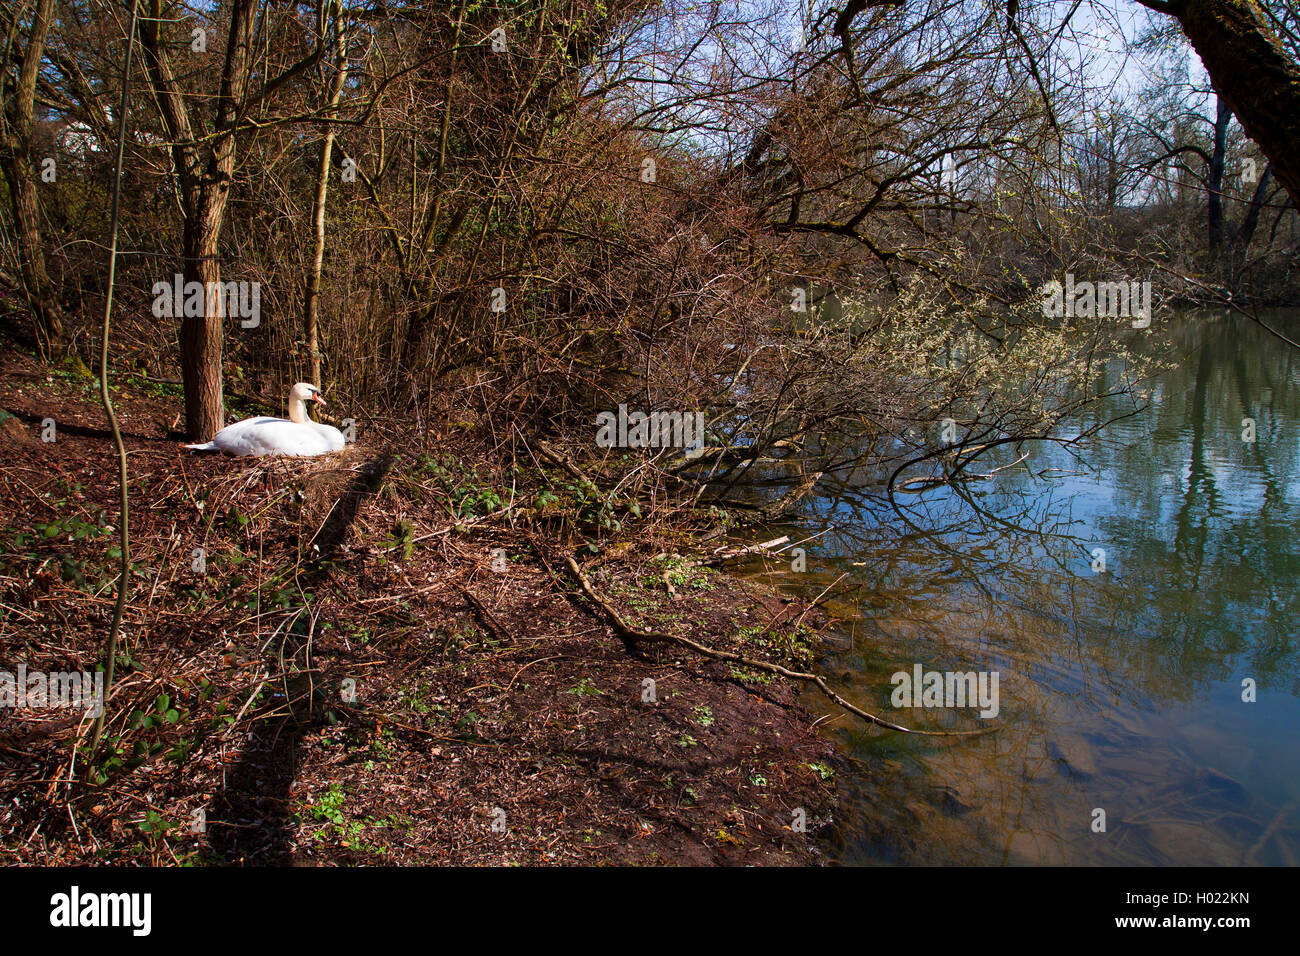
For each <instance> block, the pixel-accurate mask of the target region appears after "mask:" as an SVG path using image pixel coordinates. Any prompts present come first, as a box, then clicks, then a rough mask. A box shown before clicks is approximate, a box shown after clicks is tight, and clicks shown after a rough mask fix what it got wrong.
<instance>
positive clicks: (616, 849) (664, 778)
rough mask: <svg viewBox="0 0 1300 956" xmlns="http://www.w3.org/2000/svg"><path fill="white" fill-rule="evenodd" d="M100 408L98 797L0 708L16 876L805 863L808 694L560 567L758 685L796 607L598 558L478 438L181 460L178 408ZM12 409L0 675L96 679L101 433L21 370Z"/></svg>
mask: <svg viewBox="0 0 1300 956" xmlns="http://www.w3.org/2000/svg"><path fill="white" fill-rule="evenodd" d="M118 402H119V410H120V413H121V417H122V419H123V427H124V429H125V431H126V433H127V442H128V447H129V449H130V453H131V454H130V461H131V473H132V504H133V508H134V509H135V512H134V514H133V516H132V520H131V529H132V535H133V539H132V559H133V561H134V562H135V569H134V577H133V580H132V590H131V601H130V606H129V610H128V614H127V619H126V624H125V632H124V633H125V635H126V638H127V644H126V647H125V648H124V649H123V652H122V653H121V654H120V655H119V660H118V673H119V684H118V687H117V689H116V691H115V695H114V697H113V699H112V702H111V703H112V706H111V708H110V717H109V720H108V723H107V726H106V731H105V741H106V743H105V745H104V747H103V748H101V751H100V753H99V754H98V755H97V757H96V760H95V762H94V764H93V765H92V766H90V771H89V776H88V777H87V776H86V768H87V763H86V755H85V754H78V755H76V756H75V759H74V753H73V741H74V739H75V737H76V735H77V733H78V729H79V728H78V725H77V724H76V723H75V722H74V720H73V719H71V718H73V717H75V716H78V713H79V712H75V711H68V710H63V711H51V710H22V709H17V710H5V711H3V712H0V752H2V753H3V755H4V760H3V768H2V769H0V840H2V845H3V849H4V855H5V856H6V857H7V858H8V860H10V861H13V862H25V863H42V864H63V863H96V862H115V863H131V862H138V863H159V864H169V863H175V862H185V863H195V864H200V865H202V864H216V865H221V864H260V863H272V864H288V865H315V864H362V865H364V864H487V865H491V864H545V863H578V864H705V865H729V864H745V865H749V864H808V863H816V862H819V861H820V859H821V853H820V851H819V844H818V832H819V831H820V830H822V829H823V828H824V827H825V826H826V825H827V822H828V821H829V819H830V817H831V809H832V807H833V802H834V780H833V756H832V754H831V751H830V747H829V745H828V743H827V742H826V741H825V740H824V739H823V738H821V737H819V736H818V735H817V734H816V733H815V731H814V730H813V729H812V727H811V723H812V717H811V714H810V712H809V710H808V709H806V708H805V706H803V703H802V702H801V700H800V689H799V688H795V687H792V686H790V685H789V684H788V683H787V682H785V681H784V680H783V679H781V678H780V677H773V676H771V675H767V674H762V673H747V672H745V671H744V669H742V668H737V667H736V666H735V665H732V664H726V663H722V662H711V661H706V660H701V659H699V658H696V657H691V656H687V655H686V654H684V653H681V652H677V651H674V650H669V649H664V648H660V647H654V646H650V647H641V646H636V645H635V644H634V643H629V642H626V641H624V640H622V639H620V638H619V637H617V636H616V635H615V634H614V632H613V630H612V629H611V627H610V625H609V622H608V620H607V619H606V618H605V617H604V616H603V615H602V614H600V613H599V611H598V610H597V609H596V608H594V607H592V606H591V604H590V602H589V601H587V600H586V599H585V598H584V597H583V596H582V595H581V593H580V592H579V591H578V589H577V588H576V587H575V585H574V582H573V581H572V580H570V579H568V578H567V577H566V576H565V575H564V573H563V570H562V569H563V567H564V558H565V557H566V556H568V555H574V556H576V557H577V558H578V560H579V563H580V564H581V565H582V566H583V568H584V570H585V572H586V573H587V574H588V575H589V576H590V578H591V581H592V582H593V584H594V585H595V586H596V587H597V588H599V589H600V592H601V594H602V596H603V597H604V599H605V600H607V601H609V602H610V604H611V605H612V606H614V607H616V608H618V610H619V613H620V614H621V615H623V616H624V617H625V618H626V619H627V620H628V621H629V622H634V623H635V624H637V625H638V626H641V627H644V628H646V629H658V630H666V631H671V632H673V633H679V634H682V635H684V636H688V637H691V638H692V639H694V640H697V641H700V642H702V643H707V644H710V645H712V646H715V647H718V648H721V649H728V650H740V651H743V652H744V653H745V654H747V655H749V656H754V657H759V658H762V659H766V660H772V661H776V662H782V663H787V664H799V665H803V664H806V663H807V661H808V660H809V658H810V655H811V653H812V649H813V645H814V642H815V641H816V640H817V637H816V634H815V628H816V626H817V621H816V618H815V616H814V615H813V614H810V613H808V612H807V608H805V607H803V606H800V605H797V604H795V603H791V602H790V600H789V599H788V598H783V597H781V596H778V595H777V594H775V593H774V592H772V591H770V590H767V589H764V588H762V587H760V586H758V585H756V584H754V583H751V582H744V581H740V580H737V579H734V578H730V577H727V576H725V575H723V574H720V573H718V572H715V571H711V570H709V569H701V568H684V567H680V565H679V564H678V563H677V562H675V561H674V560H673V559H665V558H663V557H662V554H663V551H664V550H665V549H664V542H663V541H662V540H656V539H654V538H653V537H652V536H651V535H649V534H643V535H642V536H641V537H639V538H638V537H636V536H635V532H633V531H631V530H629V533H628V535H627V536H625V537H620V538H618V539H617V540H605V541H604V542H603V543H602V545H601V547H600V548H599V549H598V550H597V551H595V552H593V551H592V550H590V549H589V548H587V547H585V546H584V545H583V542H582V538H581V537H580V536H578V537H575V536H574V534H573V533H572V532H573V528H574V527H577V528H579V529H580V528H581V523H580V521H579V522H578V523H577V524H576V525H575V524H574V523H572V522H569V521H568V520H566V519H567V517H569V515H568V512H569V511H570V510H572V509H576V508H578V507H579V505H578V504H577V503H576V502H575V501H572V500H570V499H568V498H567V497H566V490H565V489H566V480H565V476H563V475H562V474H559V475H557V474H554V473H551V472H550V471H548V469H547V468H545V467H544V466H543V465H541V464H539V466H538V467H537V468H536V469H526V470H521V471H520V472H519V473H518V474H514V475H511V476H506V477H507V478H508V481H507V480H504V479H503V476H500V475H492V474H489V473H488V472H487V471H486V469H484V468H480V467H478V466H477V465H476V464H475V459H474V455H473V450H472V447H471V446H470V445H468V444H467V445H466V446H465V447H463V448H462V447H453V446H454V442H453V441H450V440H449V441H446V442H442V443H440V447H439V448H438V449H437V451H436V452H431V451H430V450H428V449H415V448H411V447H408V446H407V445H406V444H404V443H403V441H402V439H401V436H391V435H386V436H382V437H380V436H364V437H363V438H362V439H361V440H359V441H358V443H357V444H356V445H354V446H351V447H349V449H348V450H347V451H346V452H344V453H342V454H341V455H339V456H337V457H332V458H330V459H328V460H317V461H299V462H292V461H284V460H277V461H266V460H263V461H245V460H235V459H228V458H220V457H216V456H203V457H194V456H188V455H185V454H183V453H182V452H181V451H180V450H179V448H178V444H179V441H178V437H177V436H176V435H174V434H171V433H170V432H169V430H170V429H171V428H172V427H173V426H174V423H175V420H176V411H177V409H178V408H179V404H178V401H177V398H176V396H175V395H174V394H172V393H170V392H169V391H168V387H167V386H160V385H157V384H156V383H149V382H147V381H145V380H143V379H131V378H129V377H127V378H125V379H124V382H123V390H122V393H121V394H120V395H119V397H118ZM0 408H4V409H5V410H6V411H7V412H8V414H9V415H11V416H13V417H12V418H7V419H6V420H5V421H4V422H3V429H2V430H0V443H2V447H0V471H2V475H0V477H2V478H3V481H2V484H0V489H2V490H0V494H2V495H3V501H0V508H3V510H4V512H5V513H6V515H7V518H6V522H5V528H4V531H3V533H2V536H0V604H2V605H3V607H0V626H2V627H3V644H2V647H3V650H2V652H0V654H2V655H3V656H2V657H0V670H9V671H14V670H16V667H17V665H18V663H20V662H22V663H25V664H26V666H27V668H28V670H29V671H33V670H44V671H71V670H92V669H93V668H94V667H95V665H96V662H97V661H98V659H99V657H100V654H101V646H102V642H103V640H104V637H105V635H106V634H107V631H108V623H109V618H110V614H111V609H112V597H113V583H112V582H113V579H114V574H115V564H114V562H113V561H112V560H110V553H111V549H112V547H113V541H114V538H113V535H112V533H111V525H112V523H113V521H115V516H116V507H115V505H114V497H115V486H114V478H113V458H112V455H111V451H110V442H109V440H108V437H107V435H106V434H105V432H104V426H103V419H102V413H101V412H100V410H99V408H98V406H97V405H96V404H95V403H94V401H93V393H92V392H91V389H90V387H89V383H87V382H84V381H81V380H79V379H78V378H77V377H76V375H75V374H68V375H63V376H57V375H56V376H53V377H50V378H49V380H47V375H46V373H45V372H44V371H43V370H41V369H39V368H38V367H37V366H36V365H35V363H33V362H32V361H30V360H29V359H26V358H24V357H22V356H13V355H11V356H10V357H9V358H7V359H6V360H5V367H4V368H3V371H2V372H0ZM45 419H53V420H54V421H55V423H56V429H57V434H56V440H55V441H52V442H44V441H41V440H40V436H41V430H42V422H43V421H44V420H45ZM507 488H509V489H510V492H511V493H512V494H513V495H514V497H513V498H509V497H508V496H507V491H506V489H507ZM529 496H531V497H529ZM679 546H681V545H680V543H679ZM200 559H201V560H200ZM665 575H667V577H668V580H669V581H671V582H673V583H674V590H675V592H676V594H675V596H674V595H672V594H670V593H669V590H668V588H667V587H666V586H665V583H664V578H665ZM80 729H81V730H83V731H84V729H85V723H84V722H83V723H82V725H81V728H80ZM801 830H806V832H800V831H801Z"/></svg>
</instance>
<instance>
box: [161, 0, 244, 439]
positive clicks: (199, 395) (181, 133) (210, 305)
mask: <svg viewBox="0 0 1300 956" xmlns="http://www.w3.org/2000/svg"><path fill="white" fill-rule="evenodd" d="M151 6H152V9H151V10H150V16H149V17H146V18H142V20H141V24H140V30H139V33H140V44H141V48H142V49H143V51H144V54H145V66H146V68H147V69H148V71H149V79H150V81H151V83H152V84H153V92H154V99H155V102H156V103H157V105H158V112H159V115H160V116H161V118H162V122H163V128H164V129H165V131H166V133H167V137H168V139H170V140H171V142H172V147H171V152H172V162H173V163H174V164H175V166H176V172H177V176H178V178H179V179H180V184H181V193H182V197H181V199H182V202H181V205H182V208H183V210H184V215H185V228H184V231H183V234H182V240H181V245H182V249H181V264H182V267H183V269H184V275H185V281H186V282H187V283H188V282H201V283H203V284H204V288H205V290H206V296H205V303H204V309H203V314H202V315H196V316H183V317H182V318H181V320H180V347H181V380H182V381H183V382H184V384H185V433H186V435H187V436H188V437H189V439H190V440H191V441H195V442H201V441H207V440H208V439H210V438H211V437H212V436H213V435H214V434H215V433H216V432H218V431H220V430H221V428H222V426H223V425H224V424H225V406H224V402H223V396H222V389H221V373H222V369H221V348H222V335H223V322H224V320H225V314H226V310H225V297H224V296H223V295H222V290H221V285H220V283H221V262H220V259H219V258H218V253H219V247H218V240H219V239H220V237H221V225H222V222H223V221H224V219H225V214H226V201H227V199H228V198H229V196H230V181H231V177H232V175H233V173H234V169H235V128H236V125H237V123H238V120H239V112H240V110H241V108H242V106H243V101H244V93H245V91H246V89H247V84H248V73H249V63H248V57H249V46H250V43H251V39H252V7H253V0H235V2H234V3H232V4H231V7H230V34H229V38H228V40H227V42H226V56H225V61H224V63H223V65H222V72H221V87H220V92H219V93H218V96H217V107H216V116H215V118H214V122H213V132H212V134H211V135H210V136H209V137H208V138H207V140H206V150H207V151H206V153H204V152H202V151H201V149H200V143H201V142H202V140H200V139H199V138H198V137H196V136H195V134H194V126H193V124H192V123H191V120H190V108H189V106H188V104H187V103H186V100H185V96H184V94H183V93H182V92H181V89H180V86H179V84H178V83H177V82H176V79H175V75H174V73H173V72H172V68H171V63H170V62H169V59H168V56H167V50H166V44H165V42H164V40H163V38H162V35H161V28H160V24H161V22H162V18H163V12H162V2H161V0H153V2H152V5H151Z"/></svg>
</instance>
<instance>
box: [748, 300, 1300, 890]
mask: <svg viewBox="0 0 1300 956" xmlns="http://www.w3.org/2000/svg"><path fill="white" fill-rule="evenodd" d="M1269 319H1270V321H1272V322H1274V323H1275V324H1277V325H1279V326H1280V327H1282V328H1283V329H1285V330H1286V331H1287V332H1288V334H1290V335H1291V337H1292V338H1300V317H1297V316H1296V315H1294V314H1292V315H1283V314H1278V313H1273V314H1272V315H1270V316H1269ZM1148 336H1149V337H1148V338H1146V339H1144V340H1142V344H1141V346H1140V347H1142V348H1150V349H1155V350H1158V351H1161V352H1162V353H1164V354H1168V355H1169V356H1170V357H1171V358H1173V359H1174V360H1175V361H1176V365H1175V366H1174V367H1173V368H1172V369H1171V370H1169V371H1167V372H1165V373H1163V374H1161V375H1160V376H1159V377H1158V378H1157V379H1156V380H1155V381H1154V382H1152V383H1151V385H1150V389H1149V390H1150V402H1149V404H1148V405H1147V406H1146V407H1145V409H1143V410H1140V411H1138V413H1137V414H1134V415H1131V416H1130V417H1126V418H1123V420H1121V421H1118V422H1116V423H1115V424H1113V425H1111V426H1109V427H1108V428H1107V429H1106V430H1105V431H1104V433H1103V434H1102V436H1101V437H1100V439H1099V440H1097V441H1093V442H1092V443H1090V444H1089V445H1088V446H1087V447H1086V448H1084V449H1082V451H1081V452H1076V453H1072V452H1070V451H1067V450H1065V449H1063V448H1061V447H1059V446H1057V445H1055V444H1036V445H1032V446H1026V448H1025V449H1023V450H1022V451H1024V450H1028V451H1029V452H1030V454H1029V457H1028V458H1027V459H1026V460H1025V461H1023V462H1021V463H1020V464H1018V465H1015V466H1013V467H1010V468H1008V469H1007V470H1005V471H1002V472H999V473H998V474H997V475H996V476H995V477H994V478H992V479H990V480H986V481H972V482H965V483H963V484H962V485H960V487H958V488H956V489H954V488H952V487H949V486H944V487H938V488H932V489H929V490H925V491H923V492H918V493H911V494H899V495H898V496H897V499H896V501H897V505H898V506H899V508H901V509H903V512H904V514H905V515H906V516H907V517H908V519H909V520H910V521H911V522H913V524H914V526H915V528H914V529H913V530H911V531H909V532H908V533H904V534H901V535H900V532H899V528H900V527H902V528H906V527H907V526H906V524H905V523H904V522H903V521H902V520H901V519H900V517H899V515H898V514H897V513H896V512H895V511H894V510H893V509H892V508H891V506H890V505H889V503H888V501H887V500H886V499H884V497H883V496H882V495H881V489H880V488H879V487H878V486H874V487H873V486H869V485H868V486H866V487H861V486H860V487H852V482H849V483H847V484H848V485H849V486H846V487H842V488H839V489H835V490H834V491H833V492H832V493H830V494H828V495H827V496H826V497H823V498H821V499H819V500H817V501H815V502H812V503H811V506H810V510H811V512H812V517H813V519H814V521H815V522H820V527H821V528H826V527H829V526H833V527H832V529H831V530H829V531H827V532H826V533H825V534H824V535H823V536H822V537H820V538H818V539H817V541H816V542H815V543H813V544H810V545H808V548H809V552H808V560H809V570H808V572H807V573H806V574H802V575H795V574H790V573H788V572H786V573H783V574H773V575H772V579H773V580H775V581H776V582H777V583H779V584H781V585H782V586H785V587H792V588H795V589H797V590H799V591H801V592H802V593H804V594H811V595H815V594H818V593H820V592H821V591H822V589H824V588H826V587H827V585H829V584H831V583H832V582H833V581H835V580H836V579H837V578H840V576H841V575H845V576H844V577H843V578H842V579H841V580H840V581H839V584H838V585H837V588H836V592H835V593H836V594H837V595H839V597H838V598H837V599H836V600H832V601H831V602H830V603H829V605H828V609H829V610H830V611H831V612H832V613H833V614H834V615H835V616H836V617H837V618H838V619H839V623H838V625H837V634H836V635H833V636H834V637H835V645H836V646H835V647H834V648H833V649H832V650H831V651H830V652H829V653H828V654H827V655H826V656H825V657H824V659H823V660H822V662H821V667H822V668H823V669H824V670H826V671H828V672H830V673H832V674H834V675H835V676H836V682H837V684H838V685H839V686H840V687H843V688H846V689H847V691H848V693H849V694H850V695H851V697H852V699H854V700H855V701H857V702H858V703H860V704H862V705H864V706H867V707H870V708H871V709H874V710H875V711H876V712H877V713H881V714H882V715H884V716H886V717H889V718H891V719H893V720H896V721H898V722H900V723H904V724H910V725H914V726H919V727H926V728H931V729H937V728H953V729H957V728H970V727H976V726H980V725H981V723H982V722H981V721H980V720H979V718H978V717H976V716H975V715H974V713H973V712H972V711H969V710H967V711H958V712H955V713H954V712H952V711H936V710H933V709H927V710H922V709H915V710H913V709H910V708H908V709H896V708H894V707H892V706H891V703H890V694H891V691H892V690H893V685H892V684H891V683H890V676H891V675H892V674H893V673H894V672H896V671H901V670H907V671H911V670H912V668H913V665H915V664H916V663H921V664H923V665H924V666H925V668H926V669H927V670H939V671H970V670H976V671H997V672H998V673H999V690H1000V706H1001V713H1000V714H999V715H998V717H997V719H996V721H994V723H997V724H998V726H999V730H998V731H997V732H996V733H993V734H990V735H988V736H985V737H979V738H973V739H966V740H964V741H960V742H953V741H951V740H943V739H936V738H922V737H906V736H902V735H898V734H893V733H888V732H884V731H877V730H872V729H864V728H863V727H862V726H861V725H860V724H858V723H855V722H853V719H851V718H848V717H846V716H844V715H842V714H839V713H838V712H835V711H832V710H829V709H828V710H826V711H825V713H826V714H827V715H828V720H827V722H826V723H824V724H823V726H824V727H826V728H827V732H828V733H831V734H833V735H834V736H835V737H836V739H837V741H838V743H839V745H840V747H841V750H842V752H843V753H845V754H846V755H847V757H848V761H849V764H850V766H849V767H848V768H846V769H842V770H841V771H840V773H839V780H838V783H839V788H840V794H841V806H840V809H839V812H838V820H837V824H838V826H837V827H836V834H837V835H836V837H835V840H836V844H835V847H834V852H835V855H836V856H837V858H838V859H839V860H840V861H841V862H844V863H849V864H859V863H908V864H952V863H971V864H995V865H996V864H1044V863H1046V864H1072V865H1087V864H1187V865H1192V864H1212V865H1214V864H1221V865H1240V864H1265V865H1295V864H1296V863H1297V858H1300V810H1298V809H1297V805H1298V804H1300V679H1298V678H1297V667H1296V665H1297V652H1296V622H1297V613H1296V612H1297V610H1300V549H1298V548H1297V545H1296V530H1297V528H1300V481H1297V477H1300V476H1298V474H1297V472H1298V470H1300V352H1296V351H1295V350H1292V349H1290V348H1289V347H1287V346H1285V345H1283V344H1282V343H1280V342H1278V341H1277V340H1276V339H1273V338H1270V337H1269V336H1268V335H1267V334H1266V333H1264V332H1263V331H1261V330H1259V329H1258V328H1257V327H1255V326H1253V325H1252V324H1249V323H1246V322H1236V321H1232V322H1228V321H1224V320H1207V319H1205V318H1202V319H1199V320H1196V321H1192V320H1186V319H1184V320H1173V321H1167V322H1164V323H1159V324H1158V326H1157V327H1156V328H1154V329H1153V330H1152V332H1150V333H1148ZM1118 371H1119V370H1118V369H1116V368H1114V367H1112V368H1111V369H1108V370H1107V371H1106V373H1104V374H1107V375H1111V376H1114V375H1117V374H1118ZM1133 410H1134V409H1133V404H1132V401H1131V400H1128V399H1125V400H1121V399H1114V400H1111V401H1110V402H1109V403H1108V404H1107V405H1105V406H1104V407H1102V408H1099V409H1096V410H1095V412H1094V413H1093V417H1092V418H1090V419H1089V421H1088V422H1078V423H1075V425H1076V426H1078V427H1082V426H1084V425H1086V424H1090V423H1091V422H1092V421H1096V420H1109V419H1110V418H1114V417H1117V416H1122V415H1125V414H1127V413H1129V412H1132V411H1133ZM1243 418H1253V419H1254V420H1255V423H1256V440H1255V441H1254V443H1249V442H1246V441H1243V425H1242V419H1243ZM1059 434H1061V435H1062V436H1064V437H1068V436H1069V434H1070V429H1069V428H1067V429H1064V430H1061V431H1060V432H1059ZM1021 453H1022V452H1013V451H1011V450H1010V449H1008V450H1007V454H1005V455H1003V456H1001V457H1000V458H998V459H996V460H991V459H986V460H985V462H982V463H979V464H977V465H976V466H975V467H974V469H973V470H975V471H981V472H987V471H989V470H991V469H992V468H993V467H995V466H998V465H1003V464H1008V463H1010V462H1013V461H1014V460H1015V459H1016V458H1017V457H1019V455H1020V454H1021ZM919 474H925V472H921V473H919ZM813 530H814V531H815V530H818V528H817V527H814V529H813ZM1096 548H1100V549H1104V551H1105V562H1106V570H1105V571H1103V572H1098V571H1094V563H1095V557H1094V553H1093V549H1096ZM754 571H755V573H756V574H757V573H763V572H761V571H760V570H759V569H757V568H755V569H754ZM792 581H794V582H795V583H791V582H792ZM846 589H847V590H846ZM1248 678H1249V679H1252V680H1253V681H1254V682H1255V684H1256V686H1257V688H1258V689H1257V692H1256V693H1257V700H1256V702H1254V703H1246V702H1243V700H1242V695H1243V681H1244V680H1246V679H1248ZM1097 808H1100V809H1102V810H1104V811H1105V813H1106V832H1105V833H1097V832H1093V828H1092V824H1093V820H1094V810H1095V809H1097Z"/></svg>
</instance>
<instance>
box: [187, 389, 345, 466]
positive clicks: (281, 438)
mask: <svg viewBox="0 0 1300 956" xmlns="http://www.w3.org/2000/svg"><path fill="white" fill-rule="evenodd" d="M309 400H310V401H315V402H319V403H320V404H322V405H324V404H325V400H324V399H323V398H321V397H320V390H319V389H317V388H316V387H315V386H314V385H309V384H307V383H306V382H299V383H298V384H297V385H295V386H294V387H293V388H292V389H291V390H290V391H289V418H288V419H287V420H286V419H283V418H272V417H270V416H268V415H260V416H258V417H257V418H245V419H244V420H243V421H242V422H235V423H234V424H233V425H227V426H226V427H225V428H223V429H221V431H219V432H217V433H216V434H215V435H214V436H212V441H209V442H203V443H202V444H198V445H186V446H185V447H186V448H188V449H190V450H191V451H224V452H226V453H227V454H231V455H245V456H261V455H294V456H298V457H308V456H312V455H327V454H329V453H330V452H333V451H341V450H342V448H343V446H344V445H345V444H346V443H345V442H344V440H343V433H342V432H340V431H339V430H338V429H337V428H333V427H331V426H329V425H322V424H320V423H319V422H314V421H312V420H311V418H309V417H308V415H307V408H306V403H307V402H308V401H309Z"/></svg>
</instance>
